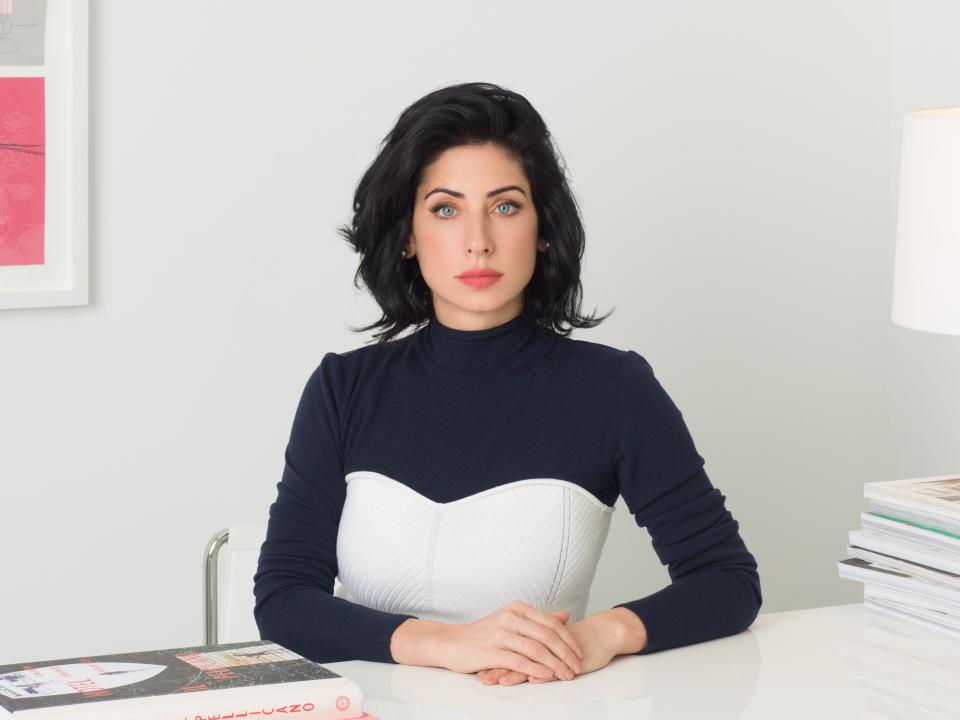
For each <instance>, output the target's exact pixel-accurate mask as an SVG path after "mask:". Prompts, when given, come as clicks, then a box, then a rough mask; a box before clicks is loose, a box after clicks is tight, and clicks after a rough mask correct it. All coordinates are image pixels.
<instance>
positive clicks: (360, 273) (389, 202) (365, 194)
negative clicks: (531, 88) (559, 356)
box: [337, 82, 609, 343]
mask: <svg viewBox="0 0 960 720" xmlns="http://www.w3.org/2000/svg"><path fill="white" fill-rule="evenodd" d="M485 143H490V144H493V145H496V146H498V147H500V148H501V149H503V150H504V151H505V152H507V153H509V154H510V155H511V156H513V157H514V158H516V160H517V161H518V162H519V163H520V165H521V166H522V167H523V169H524V172H525V174H526V177H527V180H528V181H529V183H530V188H531V190H532V193H533V198H532V199H533V203H534V207H535V208H536V210H537V216H538V221H539V222H538V224H539V235H540V237H541V238H542V239H544V240H546V241H548V242H549V243H550V246H549V248H548V249H547V251H546V252H545V253H543V252H537V261H536V266H535V267H534V271H533V277H532V278H531V280H530V282H529V283H528V284H527V286H526V288H524V291H523V292H524V304H523V305H524V306H523V312H524V313H526V314H527V315H528V316H529V317H530V318H532V319H533V320H535V321H536V322H537V323H539V324H540V325H543V326H545V327H548V328H551V329H553V330H554V331H555V332H558V333H560V334H562V335H569V334H570V331H571V330H572V328H573V327H580V328H591V327H594V326H596V325H599V324H600V323H601V322H602V321H603V320H605V319H606V317H607V316H606V315H605V316H603V317H600V318H597V317H596V316H594V315H590V316H583V315H581V314H580V302H581V294H582V286H581V283H580V260H581V258H582V257H583V250H584V231H583V223H582V222H581V220H580V211H579V207H578V206H577V202H576V199H575V198H574V196H573V192H572V191H571V190H570V187H569V185H568V184H567V179H566V176H565V167H566V166H565V164H562V156H561V154H560V151H559V149H558V148H557V147H556V146H555V144H554V142H553V139H552V136H551V135H550V132H549V130H547V126H546V123H544V121H543V118H541V117H540V114H539V113H538V112H537V111H536V110H535V109H534V108H533V106H532V105H531V104H530V102H529V101H528V100H527V99H526V98H525V97H523V96H522V95H519V94H517V93H515V92H511V91H510V90H506V89H504V88H502V87H499V86H497V85H493V84H491V83H482V82H474V83H463V84H460V85H451V86H448V87H443V88H440V89H438V90H434V91H433V92H431V93H429V94H427V95H425V96H423V97H422V98H420V99H419V100H417V101H416V102H414V103H413V104H412V105H410V106H409V107H408V108H407V109H406V110H404V111H403V112H402V113H401V114H400V117H399V118H398V119H397V123H396V125H394V127H393V129H392V130H390V132H389V133H387V135H386V137H385V138H384V139H383V141H382V142H381V149H380V152H379V154H378V155H377V157H376V159H374V161H373V162H372V163H371V164H370V166H369V167H368V168H367V170H366V172H364V174H363V177H362V178H361V179H360V182H359V183H358V184H357V188H356V191H355V193H354V196H353V221H352V223H351V224H350V225H342V226H340V227H339V228H337V232H339V233H340V234H341V235H342V236H343V237H344V239H346V241H347V243H348V244H349V245H350V246H351V247H352V248H353V249H354V251H356V252H357V253H358V254H359V255H360V265H359V267H358V268H357V272H356V275H355V276H354V286H355V287H357V288H360V284H359V281H360V280H362V281H363V284H364V285H365V286H366V287H367V289H368V290H369V291H370V293H371V294H372V295H373V297H374V299H375V300H376V301H377V304H379V306H380V309H381V310H382V311H383V316H382V317H381V318H380V320H378V321H377V322H375V323H372V324H370V325H367V326H364V327H360V328H351V330H354V331H356V332H364V331H367V330H371V329H373V328H377V327H382V328H384V329H383V330H382V331H381V332H379V333H376V334H375V335H376V337H377V340H378V341H379V342H380V343H385V342H388V341H389V340H390V339H392V338H393V337H394V336H396V335H398V334H399V333H401V332H402V331H403V330H404V329H405V328H407V327H409V326H411V325H419V324H420V323H423V322H425V321H427V320H430V319H433V318H434V314H433V298H432V296H431V293H430V288H429V287H428V286H427V284H426V282H425V281H424V279H423V276H422V275H421V273H420V268H419V265H418V263H417V261H416V260H410V261H408V260H405V259H403V258H401V256H400V254H401V252H403V250H404V248H405V246H406V240H407V238H408V237H409V234H410V228H411V224H412V222H413V206H414V202H415V198H416V189H417V187H418V185H419V184H420V182H421V180H422V174H423V171H424V168H425V167H426V166H427V165H429V164H430V163H431V162H433V160H435V159H436V158H437V156H438V155H440V153H442V152H443V151H444V150H446V149H448V148H450V147H454V146H458V145H471V144H485ZM608 315H609V313H608ZM565 325H566V326H565Z"/></svg>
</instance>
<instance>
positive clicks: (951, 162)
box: [892, 107, 960, 335]
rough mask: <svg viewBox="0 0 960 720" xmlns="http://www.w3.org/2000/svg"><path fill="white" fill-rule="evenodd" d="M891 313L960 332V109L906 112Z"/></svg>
mask: <svg viewBox="0 0 960 720" xmlns="http://www.w3.org/2000/svg"><path fill="white" fill-rule="evenodd" d="M892 318H893V322H895V323H896V324H897V325H902V326H903V327H907V328H912V329H914V330H925V331H928V332H935V333H946V334H950V335H960V107H953V108H932V109H928V110H915V111H913V112H909V113H906V115H905V116H904V122H903V144H902V146H901V151H900V202H899V209H898V214H897V250H896V261H895V264H894V270H893V313H892Z"/></svg>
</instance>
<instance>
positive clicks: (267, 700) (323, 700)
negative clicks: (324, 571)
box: [0, 640, 363, 720]
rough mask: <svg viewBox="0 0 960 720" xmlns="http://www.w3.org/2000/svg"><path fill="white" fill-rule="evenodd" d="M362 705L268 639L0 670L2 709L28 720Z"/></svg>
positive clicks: (333, 711) (305, 713)
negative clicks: (35, 719)
mask: <svg viewBox="0 0 960 720" xmlns="http://www.w3.org/2000/svg"><path fill="white" fill-rule="evenodd" d="M361 700H362V696H361V694H360V689H359V687H357V686H356V684H355V683H353V682H352V681H350V680H348V679H346V678H344V677H342V676H340V675H338V674H337V673H335V672H333V671H332V670H330V669H329V668H326V667H324V666H323V665H321V664H318V663H314V662H311V661H310V660H307V659H306V658H304V657H302V656H300V655H298V654H296V653H294V652H292V651H290V650H288V649H286V648H284V647H282V646H280V645H277V644H276V643H273V642H271V641H269V640H259V641H254V642H245V643H230V644H221V645H205V646H204V645H201V646H193V647H183V648H170V649H165V650H148V651H143V652H133V653H123V654H113V655H98V656H94V657H78V658H68V659H62V660H47V661H42V662H28V663H17V664H14V665H0V707H2V708H3V709H5V710H7V711H8V712H10V713H13V714H14V717H22V718H24V719H25V720H27V719H29V718H44V717H51V718H55V717H70V718H74V717H77V718H80V717H91V718H92V717H97V718H101V717H102V718H107V717H112V716H114V715H113V714H112V713H111V714H110V715H108V714H107V712H108V711H110V710H114V709H115V710H116V711H119V714H117V715H116V717H125V716H126V714H127V713H130V712H134V711H135V712H136V713H137V717H138V718H139V717H144V718H145V717H149V715H146V714H144V713H145V711H147V710H149V709H150V708H155V709H156V710H157V711H158V714H157V717H158V718H159V717H164V718H171V720H174V719H175V720H180V718H181V717H189V719H190V720H193V718H194V716H195V715H203V716H206V715H208V714H209V715H214V714H216V715H219V716H220V717H222V718H228V717H246V716H253V717H256V716H258V715H261V714H284V715H289V716H291V717H297V718H301V720H320V719H321V718H355V717H360V716H362V715H363V711H362V709H361ZM261 706H262V707H261ZM194 710H195V712H194ZM55 711H57V712H55ZM82 711H85V712H82ZM91 711H92V712H91ZM160 711H164V712H163V713H162V714H161V713H160ZM81 712H82V714H81ZM177 713H181V714H179V715H178V714H177Z"/></svg>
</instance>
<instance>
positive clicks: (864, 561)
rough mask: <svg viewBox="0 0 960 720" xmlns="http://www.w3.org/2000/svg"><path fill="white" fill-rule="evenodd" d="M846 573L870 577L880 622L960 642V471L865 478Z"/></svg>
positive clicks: (868, 606)
mask: <svg viewBox="0 0 960 720" xmlns="http://www.w3.org/2000/svg"><path fill="white" fill-rule="evenodd" d="M863 494H864V496H865V497H866V498H867V500H869V504H870V510H869V511H868V512H863V513H861V514H860V522H861V527H860V529H859V530H852V531H851V532H850V538H849V544H848V546H847V555H849V556H850V557H848V558H847V559H845V560H840V561H839V563H838V568H839V571H840V577H842V578H847V579H849V580H855V581H858V582H862V583H863V604H864V614H865V617H866V619H867V621H868V622H869V623H870V624H872V625H875V626H878V627H883V628H885V629H887V630H890V631H892V632H896V633H899V634H901V635H909V636H911V637H923V638H925V639H928V640H930V641H933V642H935V643H937V644H941V645H943V644H946V645H948V646H949V647H951V648H958V647H960V475H938V476H935V477H925V478H913V479H910V480H890V481H884V482H869V483H864V486H863Z"/></svg>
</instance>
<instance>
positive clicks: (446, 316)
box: [404, 145, 546, 330]
mask: <svg viewBox="0 0 960 720" xmlns="http://www.w3.org/2000/svg"><path fill="white" fill-rule="evenodd" d="M409 249H410V251H412V252H413V253H414V254H415V255H416V259H415V260H414V259H409V260H405V261H404V262H419V263H420V273H421V274H422V275H423V279H424V281H426V283H427V285H428V286H429V287H430V290H431V293H432V296H433V307H434V312H435V313H436V316H437V320H438V321H440V323H442V324H443V325H446V326H448V327H452V328H456V329H459V330H482V329H484V328H488V327H494V326H495V325H501V324H503V323H505V322H507V321H508V320H510V319H512V318H514V317H516V316H517V315H519V314H520V311H521V310H522V309H523V289H524V288H525V287H526V286H527V283H529V282H530V278H531V277H533V268H534V265H535V264H536V259H537V252H538V251H540V252H543V251H544V250H545V249H546V244H545V243H544V242H542V241H538V239H537V211H536V209H535V208H534V207H533V198H532V195H531V192H530V184H529V183H528V182H527V178H526V175H525V174H524V172H523V168H521V166H520V165H519V163H517V162H516V161H515V160H514V159H513V158H512V157H510V155H508V154H507V153H506V152H504V151H503V150H501V149H500V148H498V147H496V146H494V145H461V146H457V147H453V148H449V149H448V150H446V151H444V152H443V153H442V154H441V155H439V156H438V157H437V159H436V160H435V161H434V162H433V163H431V164H430V165H428V166H427V167H426V168H425V169H424V173H423V179H422V181H421V183H420V185H419V187H418V188H417V196H416V201H415V202H414V207H413V227H412V229H411V233H410V239H409ZM472 269H486V270H492V271H495V272H497V273H500V276H499V279H498V280H497V281H496V282H494V283H492V284H490V283H484V282H476V281H475V282H474V283H472V284H471V283H469V282H464V281H463V280H461V279H459V278H458V276H459V275H460V274H461V273H463V272H464V271H467V270H472Z"/></svg>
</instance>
